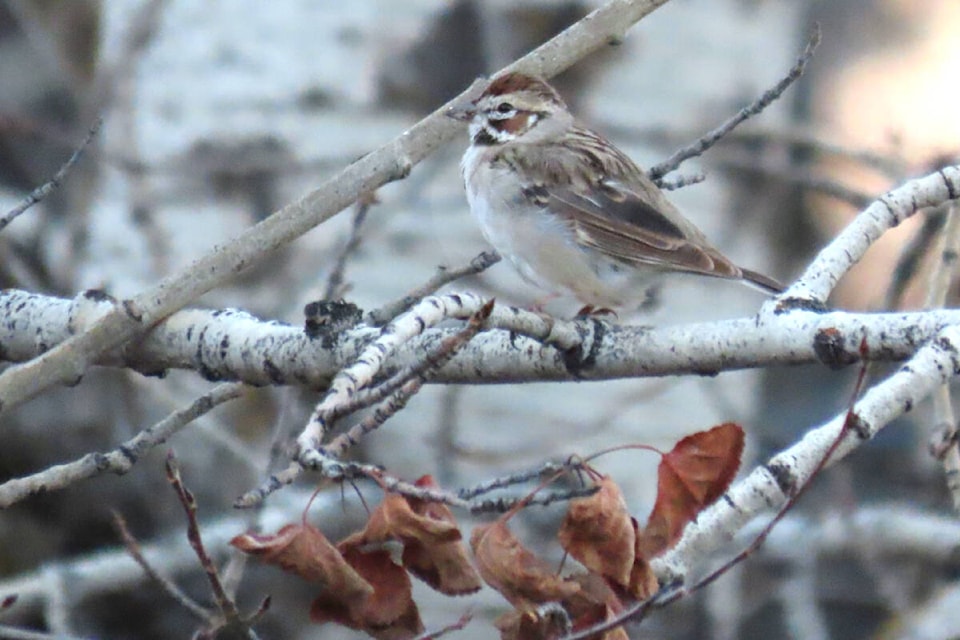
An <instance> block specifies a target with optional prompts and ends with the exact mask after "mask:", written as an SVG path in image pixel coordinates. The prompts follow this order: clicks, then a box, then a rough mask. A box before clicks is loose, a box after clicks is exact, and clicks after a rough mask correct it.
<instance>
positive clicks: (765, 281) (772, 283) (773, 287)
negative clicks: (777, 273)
mask: <svg viewBox="0 0 960 640" xmlns="http://www.w3.org/2000/svg"><path fill="white" fill-rule="evenodd" d="M740 272H741V273H742V274H743V281H744V282H746V283H747V284H749V285H751V286H753V287H754V288H756V289H760V290H761V291H763V292H764V293H766V294H769V295H777V294H780V293H783V291H784V289H785V288H786V287H784V286H783V285H782V284H780V283H779V282H777V281H776V280H774V279H773V278H768V277H767V276H765V275H763V274H762V273H757V272H756V271H751V270H750V269H742V268H741V269H740Z"/></svg>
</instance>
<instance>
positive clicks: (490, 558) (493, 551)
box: [470, 519, 580, 611]
mask: <svg viewBox="0 0 960 640" xmlns="http://www.w3.org/2000/svg"><path fill="white" fill-rule="evenodd" d="M470 547H471V548H472V549H473V555H474V558H476V561H477V568H478V569H479V571H480V576H481V577H482V578H483V579H484V581H485V582H486V583H487V584H488V585H490V586H491V587H493V588H494V589H496V590H497V591H499V592H500V594H501V595H502V596H503V597H504V598H506V599H507V600H508V601H509V602H510V604H512V605H513V606H514V607H516V608H517V609H520V610H523V611H529V610H532V609H533V608H535V607H536V606H537V605H538V604H543V603H545V602H554V601H563V600H566V599H567V598H569V597H570V596H572V595H574V594H576V593H577V592H579V591H580V585H578V584H577V583H575V582H569V581H567V580H564V579H563V578H562V577H560V576H558V575H557V574H556V573H555V572H554V571H553V569H552V568H551V567H550V566H549V565H548V564H547V563H546V562H544V561H543V560H541V559H540V558H538V557H537V556H536V555H534V554H533V552H531V551H530V550H528V549H527V548H526V547H524V546H523V544H521V542H520V540H518V539H517V537H516V536H514V535H513V534H512V533H511V532H510V529H509V528H508V527H507V523H506V521H505V520H503V519H500V520H497V521H496V522H493V523H491V524H488V525H480V526H477V527H474V529H473V532H472V533H471V535H470Z"/></svg>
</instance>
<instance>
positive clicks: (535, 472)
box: [457, 461, 580, 500]
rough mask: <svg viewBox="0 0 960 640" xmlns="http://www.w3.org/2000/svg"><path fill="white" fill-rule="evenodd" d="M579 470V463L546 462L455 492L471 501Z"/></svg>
mask: <svg viewBox="0 0 960 640" xmlns="http://www.w3.org/2000/svg"><path fill="white" fill-rule="evenodd" d="M579 468H580V464H579V462H577V463H574V462H572V461H571V463H569V464H561V463H558V462H547V463H545V464H543V465H542V466H540V467H539V468H537V469H529V470H527V471H521V472H519V473H514V474H511V475H509V476H503V477H500V478H493V479H492V480H487V481H485V482H482V483H480V484H478V485H475V486H474V487H471V488H468V489H461V490H460V491H458V492H457V495H458V496H459V497H461V498H463V499H464V500H472V499H473V498H476V497H477V496H480V495H483V494H484V493H490V492H491V491H496V490H497V489H504V488H506V487H511V486H513V485H515V484H523V483H525V482H530V481H531V480H538V479H541V478H544V477H548V476H553V475H556V474H557V473H559V472H560V471H575V470H577V469H579Z"/></svg>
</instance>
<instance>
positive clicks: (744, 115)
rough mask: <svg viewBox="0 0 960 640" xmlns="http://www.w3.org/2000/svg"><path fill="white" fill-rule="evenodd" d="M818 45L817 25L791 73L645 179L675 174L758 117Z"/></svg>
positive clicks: (650, 171)
mask: <svg viewBox="0 0 960 640" xmlns="http://www.w3.org/2000/svg"><path fill="white" fill-rule="evenodd" d="M819 44H820V26H819V25H817V26H816V27H815V28H814V31H813V33H812V34H811V35H810V40H809V41H808V42H807V46H806V47H805V48H804V50H803V53H801V54H800V57H799V58H798V59H797V62H796V63H795V64H794V65H793V67H791V68H790V71H788V72H787V75H786V76H784V77H783V78H782V79H781V80H780V81H779V82H778V83H777V84H775V85H774V86H773V87H772V88H770V89H768V90H767V91H765V92H764V93H763V95H762V96H760V97H759V98H758V99H757V100H756V101H754V102H753V103H752V104H750V105H748V106H746V107H744V108H743V109H740V111H739V112H738V113H737V114H736V115H735V116H733V117H732V118H730V119H729V120H727V121H726V122H724V123H723V124H722V125H720V126H719V127H717V128H716V129H714V130H713V131H711V132H709V133H707V134H706V135H704V136H703V137H702V138H700V139H699V140H697V141H696V142H695V143H693V144H691V145H689V146H687V147H684V148H683V149H680V150H679V151H677V152H676V153H674V154H673V155H672V156H670V157H669V158H667V159H666V160H664V161H663V162H661V163H660V164H658V165H655V166H653V167H650V168H649V169H647V175H648V176H650V178H651V179H652V180H654V181H655V182H656V181H659V180H660V179H661V178H662V177H663V176H665V175H667V174H668V173H670V172H671V171H674V170H676V168H677V167H679V166H680V165H681V164H682V163H683V162H684V161H686V160H689V159H690V158H695V157H697V156H699V155H700V154H702V153H703V152H704V151H706V150H707V149H709V148H710V147H712V146H713V145H715V144H716V143H717V141H719V140H720V139H721V138H723V137H724V136H725V135H727V134H728V133H730V132H731V131H733V130H734V129H735V128H736V127H737V126H738V125H739V124H741V123H743V122H744V121H746V120H747V119H749V118H751V117H753V116H755V115H757V114H758V113H760V112H762V111H763V110H764V109H766V108H767V107H768V106H770V105H771V104H772V103H773V102H774V101H776V100H777V99H778V98H779V97H780V96H781V95H782V94H783V92H784V91H786V90H787V88H788V87H789V86H790V85H792V84H793V83H794V82H796V81H797V80H798V79H799V78H800V76H802V75H803V71H804V69H806V67H807V63H808V62H810V58H812V57H813V53H814V51H816V50H817V46H819Z"/></svg>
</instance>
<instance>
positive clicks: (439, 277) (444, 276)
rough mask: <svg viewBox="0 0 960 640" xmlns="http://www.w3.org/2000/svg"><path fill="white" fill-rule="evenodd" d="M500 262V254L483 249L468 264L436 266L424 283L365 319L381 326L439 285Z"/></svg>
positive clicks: (374, 311) (370, 313) (371, 312)
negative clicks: (451, 267) (431, 275)
mask: <svg viewBox="0 0 960 640" xmlns="http://www.w3.org/2000/svg"><path fill="white" fill-rule="evenodd" d="M498 262H500V254H499V253H497V252H496V251H492V250H491V251H484V252H482V253H480V254H478V255H477V256H476V257H474V258H473V259H472V260H471V261H470V262H469V263H468V264H465V265H463V266H461V267H457V268H455V269H448V268H447V267H438V268H437V273H436V274H434V276H433V277H432V278H430V279H429V280H427V281H426V282H425V283H423V284H422V285H420V286H419V287H417V288H416V289H413V290H412V291H410V292H408V293H407V294H405V295H404V296H403V297H401V298H399V299H397V300H394V301H393V302H388V303H387V304H385V305H384V306H382V307H380V308H379V309H374V310H373V311H370V312H369V313H368V314H367V317H366V318H365V321H366V322H367V324H370V325H372V326H375V327H379V326H383V325H385V324H387V323H388V322H390V321H391V320H393V319H394V318H396V317H397V316H398V315H400V314H401V313H403V312H404V311H406V310H407V309H409V308H410V307H412V306H413V305H415V304H417V303H418V302H420V301H421V300H423V299H424V298H426V297H427V296H429V295H432V294H433V293H435V292H436V291H437V289H439V288H440V287H442V286H444V285H446V284H449V283H450V282H453V281H454V280H459V279H460V278H464V277H466V276H472V275H476V274H478V273H480V272H482V271H486V270H487V269H489V268H490V267H492V266H493V265H495V264H497V263H498Z"/></svg>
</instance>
